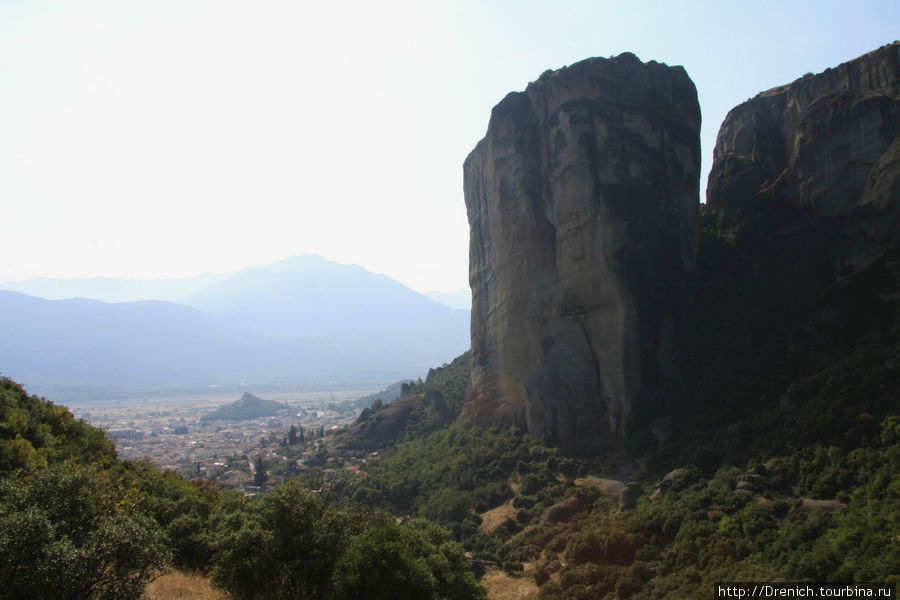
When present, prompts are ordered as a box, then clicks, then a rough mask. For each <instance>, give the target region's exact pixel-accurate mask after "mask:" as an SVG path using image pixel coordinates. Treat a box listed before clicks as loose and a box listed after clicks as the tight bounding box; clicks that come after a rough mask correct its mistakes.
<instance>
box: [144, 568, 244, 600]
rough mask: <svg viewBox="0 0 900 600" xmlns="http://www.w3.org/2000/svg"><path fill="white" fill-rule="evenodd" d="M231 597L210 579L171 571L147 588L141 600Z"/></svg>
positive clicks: (226, 598)
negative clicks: (213, 585) (211, 582)
mask: <svg viewBox="0 0 900 600" xmlns="http://www.w3.org/2000/svg"><path fill="white" fill-rule="evenodd" d="M230 598H231V596H229V595H228V594H226V593H225V592H222V591H220V590H217V589H215V588H213V587H212V585H210V583H209V577H204V576H203V575H198V574H197V573H186V572H184V571H169V572H168V573H164V574H163V575H160V576H159V577H157V578H156V579H154V580H153V581H152V582H150V585H148V586H147V589H146V590H144V595H143V596H141V600H230Z"/></svg>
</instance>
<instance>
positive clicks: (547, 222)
mask: <svg viewBox="0 0 900 600" xmlns="http://www.w3.org/2000/svg"><path fill="white" fill-rule="evenodd" d="M699 130H700V110H699V106H698V104H697V94H696V90H695V88H694V85H693V83H692V82H691V80H690V79H689V78H688V76H687V74H686V73H685V71H684V69H682V68H681V67H668V66H666V65H664V64H659V63H655V62H649V63H646V64H645V63H642V62H641V61H640V60H638V59H637V57H635V56H634V55H632V54H628V53H626V54H622V55H620V56H618V57H616V58H612V59H609V60H606V59H589V60H585V61H582V62H580V63H577V64H575V65H572V66H570V67H567V68H563V69H560V70H559V71H555V72H547V73H544V74H543V75H542V76H541V77H540V78H539V79H538V80H537V81H535V82H533V83H531V84H529V85H528V87H527V89H526V90H525V91H524V92H518V93H511V94H509V95H508V96H506V98H504V99H503V101H501V102H500V104H498V105H497V106H496V107H495V108H494V110H493V112H492V114H491V119H490V123H489V126H488V131H487V134H486V136H485V138H484V139H483V140H482V141H481V142H479V143H478V145H477V146H476V148H475V149H474V150H473V151H472V153H471V154H470V155H469V157H468V158H467V159H466V162H465V166H464V171H465V199H466V208H467V211H468V218H469V224H470V263H469V264H470V266H469V279H470V284H471V287H472V294H473V298H472V383H471V386H470V388H469V392H468V395H467V397H466V401H465V404H464V408H463V416H464V418H467V419H469V420H472V421H475V422H498V421H499V422H516V423H520V424H522V425H524V426H525V427H526V428H527V429H528V430H529V431H530V432H532V433H534V434H535V435H539V436H545V437H548V438H550V439H551V440H553V441H555V442H556V443H558V444H559V446H560V447H561V449H562V450H563V451H565V452H569V453H577V452H593V451H596V450H599V449H601V448H605V447H611V446H615V445H617V444H618V443H620V442H621V441H622V440H623V439H624V438H625V435H626V430H627V428H628V427H629V425H630V424H631V423H633V422H634V421H635V420H637V421H645V420H647V419H649V418H652V417H653V416H654V415H656V414H657V413H658V412H659V410H660V408H661V406H663V405H664V404H665V402H666V399H667V394H669V393H671V392H672V391H673V390H674V389H676V388H677V382H678V376H679V372H678V363H677V359H678V355H679V347H680V344H681V340H682V334H681V331H680V330H679V327H680V326H681V324H682V323H683V322H684V321H683V319H680V313H681V311H683V309H684V306H683V304H684V297H685V296H684V288H685V281H686V278H687V276H688V274H690V273H691V272H692V271H693V270H694V269H695V258H696V251H697V240H698V210H699V203H698V182H699V169H700V142H699Z"/></svg>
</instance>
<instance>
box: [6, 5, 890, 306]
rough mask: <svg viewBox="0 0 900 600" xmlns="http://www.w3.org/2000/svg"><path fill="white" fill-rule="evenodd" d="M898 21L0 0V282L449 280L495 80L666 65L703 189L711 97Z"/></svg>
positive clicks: (745, 12)
mask: <svg viewBox="0 0 900 600" xmlns="http://www.w3.org/2000/svg"><path fill="white" fill-rule="evenodd" d="M898 24H900V2H897V1H896V0H885V1H867V0H858V1H857V2H854V3H848V2H846V0H843V1H841V2H831V1H829V2H810V1H802V2H801V1H792V0H781V1H779V2H771V1H768V0H755V1H754V2H747V1H745V0H742V1H731V0H718V1H707V2H700V1H682V2H671V1H660V2H647V1H631V2H624V1H622V0H616V1H614V2H610V1H606V0H592V1H571V2H566V1H563V0H556V1H546V2H544V1H530V0H515V1H488V0H481V1H467V0H458V1H452V2H450V1H441V0H429V1H421V2H415V1H401V2H391V1H388V0H384V1H382V2H353V1H345V2H304V1H300V0H290V1H278V0H271V1H270V0H259V1H255V2H250V1H248V0H244V1H230V0H215V1H214V0H152V1H151V0H142V1H138V0H77V1H76V0H69V1H53V0H47V1H42V0H0V281H17V280H21V279H26V278H31V277H97V276H104V277H131V278H149V279H154V278H168V277H193V276H196V275H199V274H201V273H226V272H231V271H235V270H238V269H241V268H244V267H248V266H254V265H260V264H269V263H272V262H275V261H278V260H280V259H283V258H286V257H288V256H291V255H295V254H302V253H314V254H319V255H321V256H323V257H325V258H327V259H330V260H333V261H337V262H341V263H354V264H359V265H362V266H363V267H365V268H367V269H368V270H370V271H373V272H375V273H382V274H385V275H388V276H389V277H392V278H394V279H396V280H398V281H400V282H401V283H404V284H405V285H407V286H409V287H411V288H413V289H415V290H418V291H420V292H426V291H433V290H437V291H443V292H456V291H459V290H462V289H466V288H467V287H468V235H469V229H468V223H467V220H466V210H465V204H464V200H463V191H462V190H463V185H462V163H463V160H464V159H465V157H466V155H467V154H468V153H469V152H470V151H471V149H472V148H473V147H474V146H475V144H476V143H477V142H478V140H480V139H481V138H482V137H483V136H484V134H485V131H486V129H487V123H488V118H489V117H490V112H491V108H492V107H493V106H494V105H495V104H497V103H498V102H499V101H500V100H501V99H502V98H503V97H504V96H505V95H506V94H507V93H508V92H510V91H517V90H523V89H525V87H526V85H527V84H528V82H530V81H533V80H535V79H537V78H538V76H539V75H540V74H541V73H542V72H543V71H545V70H546V69H557V68H560V67H563V66H565V65H568V64H572V63H574V62H577V61H579V60H582V59H584V58H588V57H591V56H603V57H608V56H613V55H618V54H620V53H621V52H625V51H629V52H633V53H635V54H636V55H637V56H638V57H639V58H640V59H641V60H643V61H649V60H656V61H658V62H664V63H666V64H669V65H682V66H683V67H684V68H685V69H686V70H687V72H688V74H689V75H690V76H691V78H692V79H693V81H694V83H695V85H696V86H697V89H698V96H699V100H700V106H701V110H702V112H703V129H702V132H701V144H702V156H703V158H702V160H703V163H702V164H703V174H702V179H701V189H705V181H706V176H707V173H708V171H709V168H710V165H711V160H712V148H713V145H714V143H715V135H716V132H717V131H718V128H719V125H720V124H721V122H722V120H723V119H724V117H725V115H726V113H727V112H728V110H730V109H731V108H733V107H734V106H736V105H737V104H739V103H740V102H743V101H745V100H747V99H748V98H750V97H752V96H754V95H756V94H757V93H758V92H760V91H763V90H766V89H769V88H772V87H775V86H777V85H781V84H784V83H789V82H791V81H793V80H794V79H797V78H799V77H801V76H802V75H804V74H805V73H807V72H815V73H818V72H821V71H823V70H825V69H826V68H828V67H833V66H837V65H838V64H840V63H841V62H845V61H847V60H851V59H853V58H856V57H857V56H859V55H861V54H864V53H866V52H868V51H870V50H874V49H875V48H877V47H879V46H882V45H884V44H887V43H890V42H892V41H894V40H895V39H897V38H898V37H900V27H898V26H897V25H898ZM701 195H702V191H701Z"/></svg>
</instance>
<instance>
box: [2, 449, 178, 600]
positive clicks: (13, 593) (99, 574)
mask: <svg viewBox="0 0 900 600" xmlns="http://www.w3.org/2000/svg"><path fill="white" fill-rule="evenodd" d="M136 499H137V496H136V495H135V494H127V493H124V494H123V493H121V492H120V491H118V490H117V489H116V487H115V485H114V484H113V482H111V481H110V479H109V477H108V476H107V475H106V474H105V473H103V472H101V471H98V470H96V469H94V468H80V467H70V466H58V467H53V468H52V469H49V470H41V471H33V472H27V473H26V472H23V473H20V474H19V475H17V476H9V475H8V476H5V477H3V478H2V479H0V589H2V590H3V597H4V598H10V599H16V598H22V599H23V600H25V599H27V600H36V599H41V598H48V599H51V598H53V599H68V598H71V599H82V598H110V599H112V598H116V599H125V598H139V597H140V596H141V593H142V592H143V589H144V587H145V586H146V584H147V583H148V581H149V579H150V577H151V576H152V575H153V574H154V571H155V570H156V569H158V568H159V567H161V566H162V565H163V564H165V562H166V560H167V558H168V551H167V548H166V546H165V543H164V541H165V540H164V536H163V532H162V530H161V529H160V527H159V525H158V524H157V523H156V522H155V521H153V519H151V518H149V517H147V516H146V515H145V514H143V513H142V512H141V511H140V510H139V509H138V507H137V506H136Z"/></svg>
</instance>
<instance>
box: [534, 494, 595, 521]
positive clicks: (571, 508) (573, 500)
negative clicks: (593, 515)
mask: <svg viewBox="0 0 900 600" xmlns="http://www.w3.org/2000/svg"><path fill="white" fill-rule="evenodd" d="M583 507H584V500H582V499H581V498H579V497H578V496H572V497H570V498H566V499H565V500H563V501H562V502H557V503H556V504H554V505H553V506H550V507H548V508H546V509H545V510H544V512H542V513H541V518H540V519H539V520H538V523H539V524H544V523H568V522H569V521H571V520H572V519H573V518H575V515H577V514H578V513H579V512H580V511H581V509H582V508H583Z"/></svg>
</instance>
